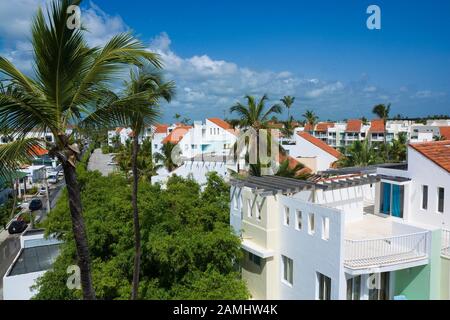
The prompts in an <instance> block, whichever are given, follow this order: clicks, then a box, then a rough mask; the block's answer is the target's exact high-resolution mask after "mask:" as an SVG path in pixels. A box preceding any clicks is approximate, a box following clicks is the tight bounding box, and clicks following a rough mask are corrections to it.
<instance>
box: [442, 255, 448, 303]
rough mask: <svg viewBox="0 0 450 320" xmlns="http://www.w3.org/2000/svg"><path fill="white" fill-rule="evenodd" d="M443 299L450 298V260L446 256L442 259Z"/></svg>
mask: <svg viewBox="0 0 450 320" xmlns="http://www.w3.org/2000/svg"><path fill="white" fill-rule="evenodd" d="M441 261H442V263H441V299H442V300H449V299H450V292H449V290H450V288H449V286H450V260H449V259H446V258H442V259H441Z"/></svg>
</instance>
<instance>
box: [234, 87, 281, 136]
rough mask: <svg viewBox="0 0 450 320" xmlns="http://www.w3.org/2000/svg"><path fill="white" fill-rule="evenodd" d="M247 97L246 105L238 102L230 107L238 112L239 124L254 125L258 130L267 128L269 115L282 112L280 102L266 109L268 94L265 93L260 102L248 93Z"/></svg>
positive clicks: (244, 125) (243, 125)
mask: <svg viewBox="0 0 450 320" xmlns="http://www.w3.org/2000/svg"><path fill="white" fill-rule="evenodd" d="M245 99H247V104H246V105H244V104H242V103H240V102H238V103H236V104H235V105H234V106H232V107H231V108H230V112H231V113H236V114H237V115H238V117H239V118H240V121H239V124H240V125H241V126H242V127H253V128H254V129H256V130H257V131H258V130H259V129H263V128H266V127H267V121H268V120H269V116H270V115H271V114H276V113H278V114H279V113H281V112H282V110H281V106H280V105H279V104H274V105H272V106H270V107H269V108H268V109H267V110H265V109H266V108H265V103H266V101H267V100H268V99H269V98H268V97H267V95H263V96H262V98H261V99H260V100H259V101H258V102H256V99H255V97H253V96H248V95H247V96H245Z"/></svg>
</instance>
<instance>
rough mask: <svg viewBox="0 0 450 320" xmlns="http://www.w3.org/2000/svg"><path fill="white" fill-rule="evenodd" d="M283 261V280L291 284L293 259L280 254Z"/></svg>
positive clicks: (292, 279) (292, 280)
mask: <svg viewBox="0 0 450 320" xmlns="http://www.w3.org/2000/svg"><path fill="white" fill-rule="evenodd" d="M281 260H282V263H283V280H284V281H286V282H287V283H289V284H290V285H292V284H293V283H294V270H293V267H294V261H292V259H289V258H288V257H285V256H281Z"/></svg>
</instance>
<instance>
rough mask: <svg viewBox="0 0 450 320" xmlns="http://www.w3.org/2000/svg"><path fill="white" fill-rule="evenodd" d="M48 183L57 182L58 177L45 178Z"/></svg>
mask: <svg viewBox="0 0 450 320" xmlns="http://www.w3.org/2000/svg"><path fill="white" fill-rule="evenodd" d="M47 182H48V183H57V182H58V176H57V175H56V174H54V175H53V174H52V175H51V176H48V177H47Z"/></svg>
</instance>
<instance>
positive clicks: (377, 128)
mask: <svg viewBox="0 0 450 320" xmlns="http://www.w3.org/2000/svg"><path fill="white" fill-rule="evenodd" d="M369 131H370V132H373V133H383V132H384V121H383V119H375V120H372V121H371V122H370V129H369Z"/></svg>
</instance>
